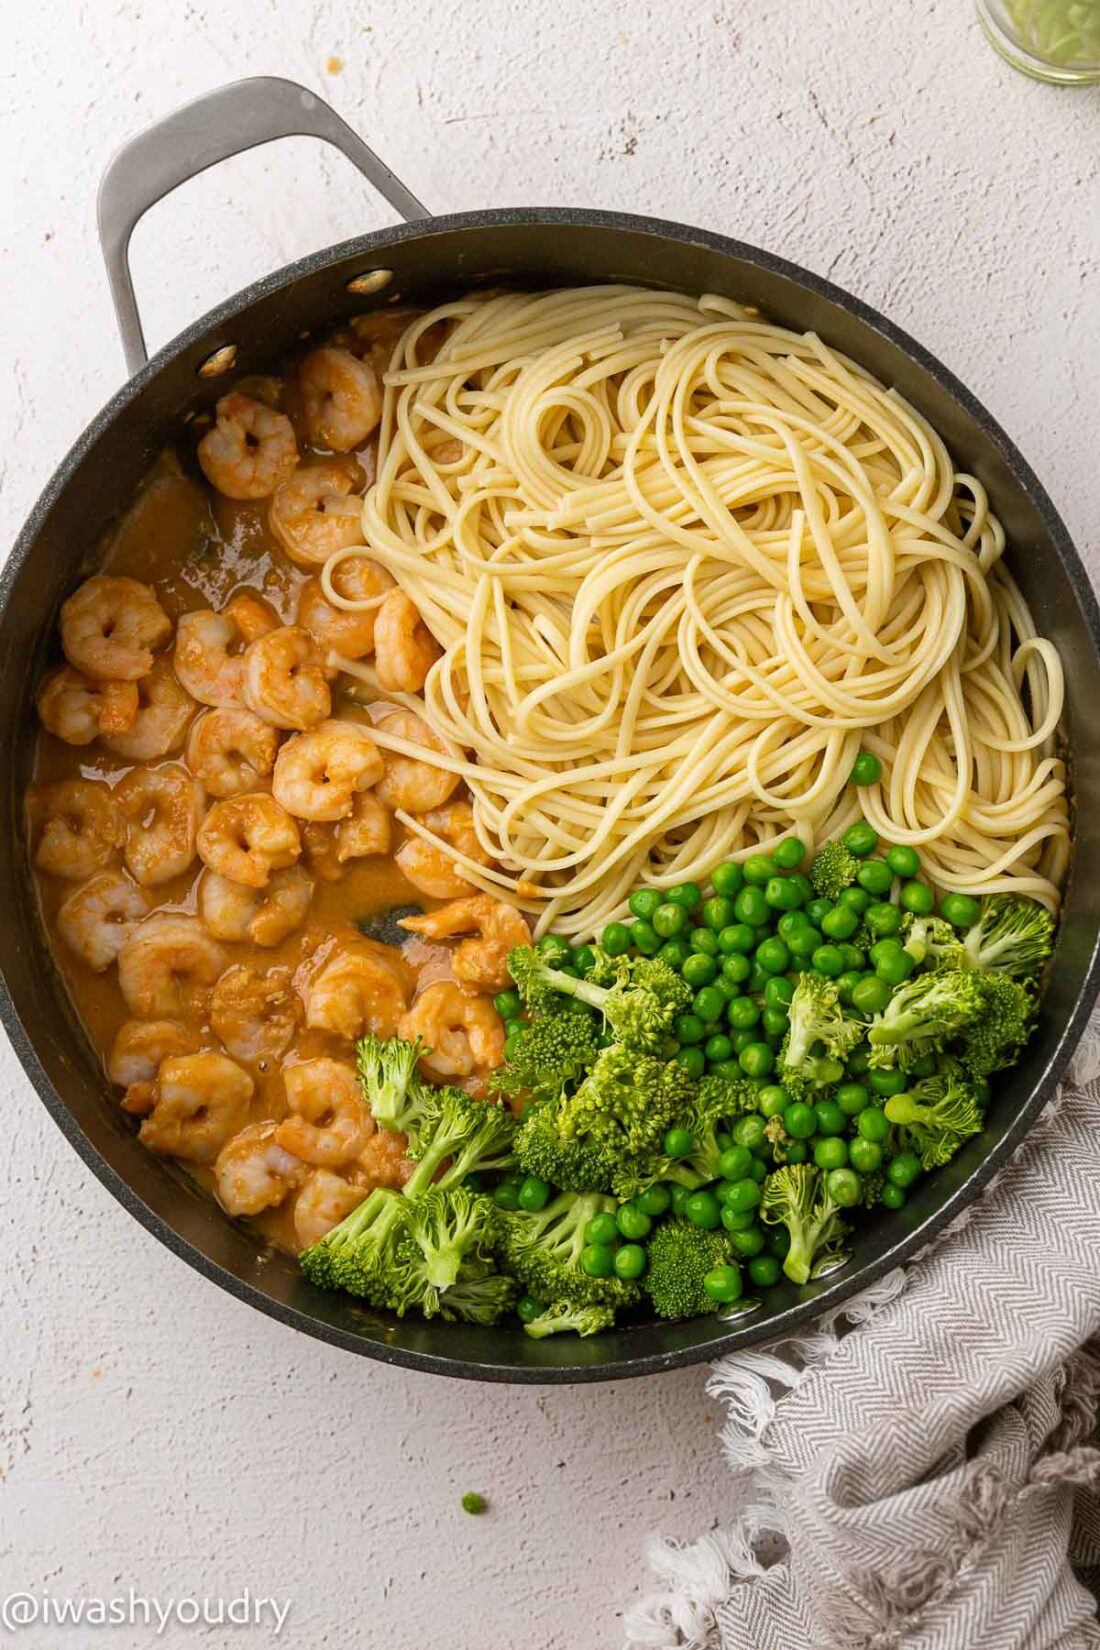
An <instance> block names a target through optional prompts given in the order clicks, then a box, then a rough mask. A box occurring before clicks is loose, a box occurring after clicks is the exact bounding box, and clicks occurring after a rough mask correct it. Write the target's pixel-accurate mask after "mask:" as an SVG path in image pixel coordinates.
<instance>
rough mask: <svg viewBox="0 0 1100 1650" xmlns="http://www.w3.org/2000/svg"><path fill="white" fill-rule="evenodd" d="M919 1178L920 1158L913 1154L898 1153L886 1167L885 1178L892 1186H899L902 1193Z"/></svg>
mask: <svg viewBox="0 0 1100 1650" xmlns="http://www.w3.org/2000/svg"><path fill="white" fill-rule="evenodd" d="M919 1177H920V1158H919V1157H917V1156H916V1155H915V1153H913V1152H899V1153H898V1155H897V1157H892V1158H891V1159H890V1161H889V1163H887V1165H886V1178H887V1180H888V1181H889V1182H890V1184H891V1185H892V1186H900V1187H901V1189H902V1191H903V1192H905V1191H908V1190H909V1187H910V1186H911V1185H912V1184H913V1182H914V1181H915V1180H917V1179H919Z"/></svg>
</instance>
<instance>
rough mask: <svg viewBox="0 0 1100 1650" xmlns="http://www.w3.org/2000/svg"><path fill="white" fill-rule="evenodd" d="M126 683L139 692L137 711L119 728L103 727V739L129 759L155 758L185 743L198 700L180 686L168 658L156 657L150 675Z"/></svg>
mask: <svg viewBox="0 0 1100 1650" xmlns="http://www.w3.org/2000/svg"><path fill="white" fill-rule="evenodd" d="M113 685H115V686H118V685H119V684H117V683H116V684H113ZM126 685H127V686H129V687H130V689H131V691H132V692H133V693H134V694H135V695H136V710H135V714H134V716H133V717H132V718H131V721H130V725H129V726H128V727H125V728H121V729H119V730H118V732H112V731H111V730H110V729H108V728H104V729H103V730H102V731H103V733H104V735H105V737H104V740H103V743H104V744H105V745H106V747H107V749H108V750H109V751H114V753H115V755H116V756H124V757H125V758H126V759H127V761H129V762H156V761H157V760H158V759H159V758H160V757H162V756H167V755H168V753H169V752H170V751H174V750H175V749H176V748H177V747H178V746H179V745H180V744H182V742H183V735H184V733H185V731H186V729H187V724H188V722H189V721H190V720H191V715H192V712H193V711H194V709H195V701H194V700H193V699H192V698H191V696H190V694H187V693H185V692H184V691H183V689H182V687H180V684H179V682H178V681H177V680H176V674H175V671H174V670H173V669H172V664H171V661H170V660H168V659H157V660H156V662H155V664H154V665H153V668H152V670H151V671H150V672H149V674H148V676H143V677H142V678H141V681H140V682H137V683H136V684H135V683H128V684H126ZM108 735H109V737H107V736H108Z"/></svg>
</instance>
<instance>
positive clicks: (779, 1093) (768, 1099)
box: [757, 1083, 791, 1117]
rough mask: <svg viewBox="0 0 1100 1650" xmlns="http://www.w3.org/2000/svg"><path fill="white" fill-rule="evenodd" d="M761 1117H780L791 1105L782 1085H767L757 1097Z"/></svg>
mask: <svg viewBox="0 0 1100 1650" xmlns="http://www.w3.org/2000/svg"><path fill="white" fill-rule="evenodd" d="M757 1098H758V1100H759V1102H760V1115H761V1117H782V1115H783V1113H784V1112H785V1111H786V1109H787V1107H788V1106H789V1105H790V1103H791V1097H790V1095H789V1094H788V1093H787V1091H786V1089H785V1088H784V1087H783V1085H782V1083H768V1084H767V1085H766V1086H765V1087H764V1088H762V1089H761V1090H760V1093H759V1095H758V1096H757Z"/></svg>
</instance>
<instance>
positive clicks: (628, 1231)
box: [615, 1203, 653, 1243]
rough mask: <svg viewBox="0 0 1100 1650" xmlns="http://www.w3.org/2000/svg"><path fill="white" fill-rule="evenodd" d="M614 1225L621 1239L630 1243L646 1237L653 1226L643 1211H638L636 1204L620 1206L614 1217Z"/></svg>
mask: <svg viewBox="0 0 1100 1650" xmlns="http://www.w3.org/2000/svg"><path fill="white" fill-rule="evenodd" d="M615 1224H616V1225H617V1226H618V1228H619V1231H620V1232H621V1233H622V1235H623V1237H624V1238H628V1239H629V1240H630V1242H631V1243H637V1242H639V1241H640V1239H642V1238H644V1237H648V1236H649V1233H650V1230H651V1228H652V1226H653V1222H652V1220H651V1219H650V1218H649V1216H648V1215H647V1214H646V1212H645V1210H644V1209H640V1208H639V1207H638V1205H637V1204H636V1203H622V1204H620V1205H619V1210H618V1213H617V1214H616V1216H615Z"/></svg>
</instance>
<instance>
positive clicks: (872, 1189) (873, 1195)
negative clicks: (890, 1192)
mask: <svg viewBox="0 0 1100 1650" xmlns="http://www.w3.org/2000/svg"><path fill="white" fill-rule="evenodd" d="M885 1184H886V1170H885V1169H876V1170H875V1171H874V1173H873V1174H865V1175H861V1176H860V1183H859V1188H860V1199H859V1202H860V1207H861V1208H863V1209H873V1208H874V1207H875V1205H876V1204H877V1203H879V1202H881V1200H882V1188H883V1187H884V1186H885Z"/></svg>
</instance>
